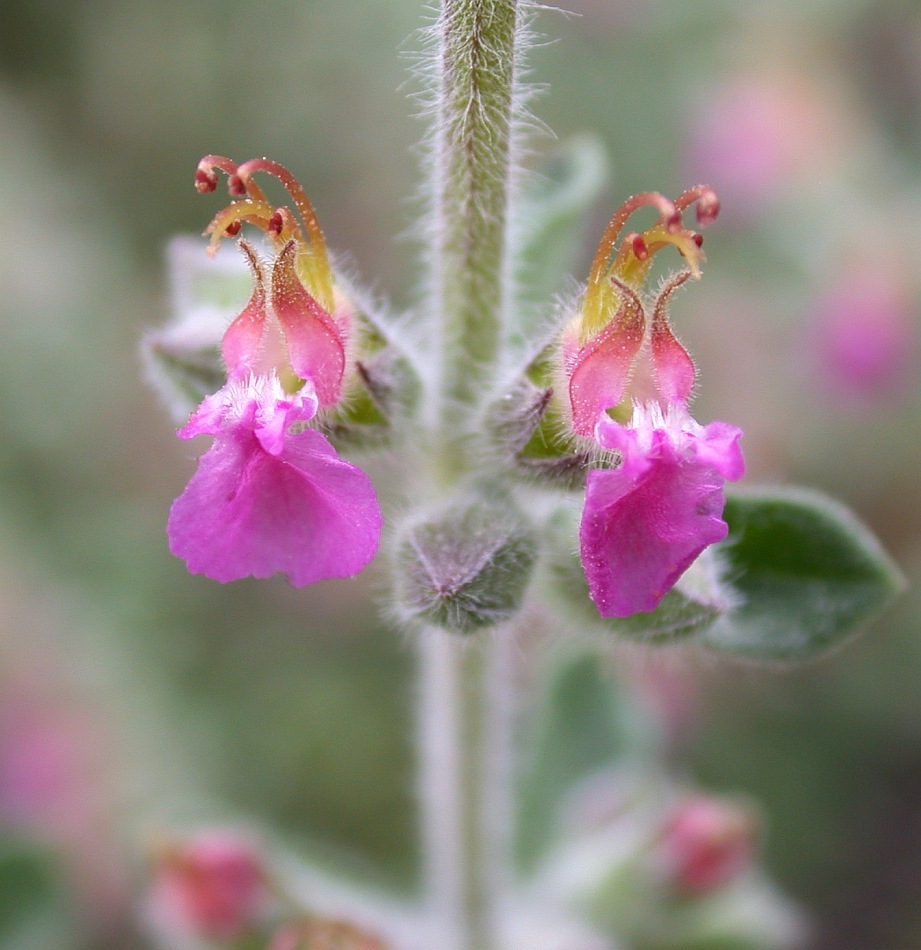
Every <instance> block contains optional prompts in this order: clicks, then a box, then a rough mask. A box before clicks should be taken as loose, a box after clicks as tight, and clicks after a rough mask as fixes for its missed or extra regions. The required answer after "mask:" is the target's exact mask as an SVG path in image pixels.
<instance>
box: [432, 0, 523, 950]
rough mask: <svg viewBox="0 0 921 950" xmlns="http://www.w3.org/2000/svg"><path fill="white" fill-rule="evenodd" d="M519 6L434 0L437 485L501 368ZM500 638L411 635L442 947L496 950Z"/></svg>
mask: <svg viewBox="0 0 921 950" xmlns="http://www.w3.org/2000/svg"><path fill="white" fill-rule="evenodd" d="M520 6H521V0H442V7H441V14H440V17H439V21H438V26H437V30H438V37H439V46H438V51H437V55H438V75H439V87H438V104H437V113H438V114H437V119H436V131H435V141H434V166H433V173H434V178H435V180H434V190H433V197H434V208H433V211H434V222H433V224H434V229H433V247H432V249H431V250H432V277H433V281H432V284H433V292H434V297H433V304H434V307H435V309H436V311H437V318H438V321H439V329H440V333H441V350H440V352H441V359H440V392H439V396H438V400H439V401H438V413H437V414H438V427H439V429H438V431H439V435H438V443H439V444H438V448H437V451H436V455H437V458H438V463H437V466H436V468H437V478H438V480H439V481H440V482H441V485H442V487H443V488H451V487H452V486H454V485H456V484H457V483H458V482H459V481H460V480H461V479H462V478H463V477H464V475H465V474H466V473H467V471H468V469H469V466H470V459H469V455H470V452H469V450H468V446H467V439H468V438H469V436H470V434H471V429H472V425H471V422H472V420H473V419H475V418H476V415H477V414H476V413H475V412H474V411H472V410H475V409H476V408H477V406H478V404H479V402H480V400H481V399H482V397H483V394H484V393H485V392H486V390H487V389H488V382H489V379H490V375H491V373H492V370H493V368H494V366H495V364H496V362H497V358H498V352H497V351H498V348H499V343H500V338H501V332H500V329H501V321H502V318H503V312H504V309H505V307H506V299H505V298H506V294H507V291H506V287H507V283H508V281H507V274H508V270H509V265H508V261H507V247H506V245H507V240H508V219H509V200H510V183H511V169H512V144H513V141H512V140H513V119H514V116H513V111H514V106H515V94H514V83H515V62H516V49H515V42H516V36H517V33H518V28H519V26H520V23H519V17H520ZM487 636H488V635H487ZM497 642H499V641H497V640H495V639H493V640H489V639H485V638H484V640H483V641H482V642H470V641H465V640H463V639H462V638H460V637H458V636H456V635H452V634H449V633H447V632H445V631H443V630H430V631H427V632H426V633H425V634H423V635H422V636H421V637H420V670H419V672H420V689H419V697H420V703H419V716H420V720H419V730H420V731H419V743H420V763H419V768H420V796H421V805H422V812H423V822H422V825H423V828H422V832H423V842H424V853H425V874H426V884H427V888H428V895H429V902H430V905H431V910H432V915H433V922H434V926H435V928H436V930H437V932H436V933H435V934H434V935H433V937H434V939H435V940H436V943H437V945H438V946H439V947H443V948H445V950H493V948H494V947H495V945H496V934H495V911H496V906H497V894H498V893H499V892H500V891H503V890H504V885H506V884H507V879H508V877H509V870H508V854H507V853H506V852H507V851H508V849H507V848H506V843H507V841H508V835H509V829H508V828H507V827H506V825H507V823H508V821H509V817H510V816H509V815H508V813H507V812H508V809H507V808H506V806H505V804H504V803H505V802H507V801H508V800H509V794H508V789H507V788H506V787H505V784H504V783H506V782H507V780H508V778H509V763H508V761H507V753H508V750H507V749H506V748H505V747H504V746H503V747H502V748H500V747H499V745H497V744H495V743H493V742H492V738H493V737H495V736H499V737H500V738H501V736H500V734H499V733H497V732H496V729H497V726H498V725H499V719H500V718H502V716H504V711H505V710H506V709H507V708H508V702H507V701H506V699H504V698H502V697H501V696H500V693H501V686H500V685H499V684H498V680H497V676H500V674H501V673H502V671H503V670H504V669H505V665H504V664H502V663H499V664H497V663H496V659H497V653H496V643H497ZM501 642H503V643H505V642H506V641H505V640H502V641H501ZM500 678H501V677H500ZM503 735H504V733H503ZM503 741H504V740H503ZM500 760H501V761H500ZM497 807H498V812H497V813H496V814H493V815H492V818H491V819H490V816H489V814H487V813H488V812H489V811H490V810H491V809H493V810H495V809H496V808H497ZM499 826H501V830H500V828H499Z"/></svg>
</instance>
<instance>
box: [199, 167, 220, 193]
mask: <svg viewBox="0 0 921 950" xmlns="http://www.w3.org/2000/svg"><path fill="white" fill-rule="evenodd" d="M215 188H217V175H216V174H215V173H214V172H213V171H205V170H204V169H203V168H198V169H196V170H195V190H196V191H198V192H200V193H201V194H203V195H204V194H207V193H208V192H209V191H214V189H215Z"/></svg>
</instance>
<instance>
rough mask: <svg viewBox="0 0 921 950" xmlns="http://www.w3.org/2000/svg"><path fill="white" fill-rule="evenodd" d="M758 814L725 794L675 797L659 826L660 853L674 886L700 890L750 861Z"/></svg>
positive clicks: (722, 880) (708, 888)
mask: <svg viewBox="0 0 921 950" xmlns="http://www.w3.org/2000/svg"><path fill="white" fill-rule="evenodd" d="M757 840H758V820H757V817H756V815H755V813H754V812H753V811H752V809H751V807H749V806H747V805H744V804H742V803H740V802H737V801H732V800H731V799H721V798H714V797H710V796H706V795H695V796H690V797H688V798H685V799H683V800H682V801H680V802H678V803H677V804H676V805H675V807H674V808H673V809H672V811H671V814H670V815H669V816H668V817H667V819H666V823H665V827H664V829H663V832H662V843H661V859H662V863H663V866H664V869H665V874H666V877H667V879H668V881H669V882H670V884H671V885H672V887H674V888H675V889H676V890H678V891H681V892H684V893H690V894H705V893H708V892H710V891H713V890H715V889H717V888H719V887H722V886H723V885H725V884H728V883H729V882H730V881H732V880H733V879H734V878H735V877H736V876H737V875H738V874H740V873H742V872H743V871H744V870H745V869H747V868H748V867H749V866H751V865H752V864H753V863H754V860H755V857H756V854H757Z"/></svg>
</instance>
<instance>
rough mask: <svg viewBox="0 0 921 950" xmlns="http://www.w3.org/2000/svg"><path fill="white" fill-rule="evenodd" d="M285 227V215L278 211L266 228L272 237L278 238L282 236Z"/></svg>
mask: <svg viewBox="0 0 921 950" xmlns="http://www.w3.org/2000/svg"><path fill="white" fill-rule="evenodd" d="M284 226H285V218H284V215H283V214H282V213H281V211H280V210H279V211H276V212H275V214H273V215H272V217H271V218H269V223H268V225H267V226H266V230H267V231H268V233H269V234H271V235H272V237H278V235H279V234H281V232H282V229H283V228H284Z"/></svg>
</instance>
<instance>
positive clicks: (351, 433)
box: [324, 345, 420, 449]
mask: <svg viewBox="0 0 921 950" xmlns="http://www.w3.org/2000/svg"><path fill="white" fill-rule="evenodd" d="M355 366H356V378H355V380H354V383H353V385H352V386H351V389H350V391H349V393H348V395H347V397H346V398H345V399H344V400H343V401H342V403H341V404H340V405H339V406H337V407H336V409H335V410H334V411H333V413H332V415H331V416H329V417H328V418H327V419H326V420H325V424H324V431H325V432H326V434H327V435H328V436H329V438H330V441H332V442H333V444H334V445H335V446H336V448H338V449H350V448H358V449H368V448H378V447H380V446H385V445H389V444H391V442H392V441H393V436H394V433H395V431H396V426H395V423H396V422H398V421H399V419H401V418H403V417H405V416H407V415H409V414H410V413H411V412H412V410H413V407H414V406H415V404H416V401H417V399H418V396H419V388H420V386H419V379H418V377H417V376H416V373H415V370H414V369H413V367H412V366H411V365H410V363H409V360H407V359H406V357H405V356H403V355H402V354H401V353H400V352H399V351H398V350H397V349H396V348H395V347H393V346H391V345H385V346H383V347H382V348H381V349H378V350H377V351H376V352H372V353H370V354H369V355H368V356H367V357H366V358H365V359H362V360H359V361H358V362H357V363H356V364H355Z"/></svg>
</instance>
